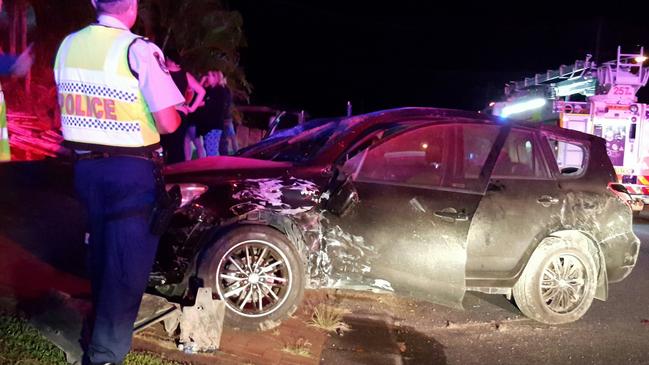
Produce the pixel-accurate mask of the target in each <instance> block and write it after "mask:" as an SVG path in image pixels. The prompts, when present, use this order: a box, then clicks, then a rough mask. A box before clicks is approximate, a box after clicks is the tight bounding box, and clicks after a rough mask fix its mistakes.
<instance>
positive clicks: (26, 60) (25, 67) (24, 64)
mask: <svg viewBox="0 0 649 365" xmlns="http://www.w3.org/2000/svg"><path fill="white" fill-rule="evenodd" d="M33 63H34V55H33V54H32V45H31V44H30V45H29V47H27V49H26V50H25V51H23V53H21V54H20V56H18V59H16V63H14V65H13V66H12V67H11V73H12V74H13V75H14V76H18V77H23V76H25V75H27V73H28V72H29V69H30V68H32V64H33Z"/></svg>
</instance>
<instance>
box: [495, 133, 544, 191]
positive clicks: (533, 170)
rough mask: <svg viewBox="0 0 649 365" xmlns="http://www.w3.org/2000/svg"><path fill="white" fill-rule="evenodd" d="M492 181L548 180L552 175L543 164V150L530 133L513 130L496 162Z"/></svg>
mask: <svg viewBox="0 0 649 365" xmlns="http://www.w3.org/2000/svg"><path fill="white" fill-rule="evenodd" d="M491 178H492V179H503V178H505V179H507V178H518V179H529V178H532V179H548V178H550V174H549V172H548V170H547V168H546V166H545V163H544V162H543V158H542V153H541V149H539V148H538V146H537V145H536V140H535V139H534V134H533V133H532V132H530V131H525V130H518V129H513V130H512V131H511V132H510V133H509V136H507V140H506V141H505V145H504V146H503V147H502V149H501V150H500V155H499V156H498V159H497V160H496V165H495V166H494V171H493V173H492V174H491Z"/></svg>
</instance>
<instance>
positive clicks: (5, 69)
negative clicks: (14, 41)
mask: <svg viewBox="0 0 649 365" xmlns="http://www.w3.org/2000/svg"><path fill="white" fill-rule="evenodd" d="M0 11H2V0H0ZM32 61H33V58H32V55H31V46H30V47H29V48H28V49H27V50H25V51H24V52H23V53H22V54H21V55H20V56H19V57H13V56H8V55H0V75H2V76H4V75H13V76H24V75H25V74H27V72H29V69H30V67H31V66H32ZM10 159H11V152H10V151H9V129H8V128H7V107H6V105H5V98H4V94H3V93H2V85H1V84H0V161H9V160H10Z"/></svg>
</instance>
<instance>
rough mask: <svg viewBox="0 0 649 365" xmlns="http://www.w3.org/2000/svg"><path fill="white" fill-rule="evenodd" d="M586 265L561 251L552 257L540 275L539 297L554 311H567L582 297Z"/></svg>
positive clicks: (572, 308)
mask: <svg viewBox="0 0 649 365" xmlns="http://www.w3.org/2000/svg"><path fill="white" fill-rule="evenodd" d="M586 279H587V278H586V266H585V265H584V263H583V262H582V261H581V260H580V259H579V258H578V257H576V256H574V255H571V254H566V253H562V254H559V255H557V256H555V257H553V258H552V260H550V261H549V262H548V264H547V265H546V266H545V268H544V269H543V273H542V275H541V278H540V280H541V285H540V289H541V298H543V302H544V303H545V305H546V307H547V308H549V309H550V310H551V311H553V312H555V313H559V314H562V313H569V312H571V311H573V310H574V309H575V308H577V307H578V306H579V305H580V303H581V301H582V300H583V298H584V289H585V286H586V285H585V284H586Z"/></svg>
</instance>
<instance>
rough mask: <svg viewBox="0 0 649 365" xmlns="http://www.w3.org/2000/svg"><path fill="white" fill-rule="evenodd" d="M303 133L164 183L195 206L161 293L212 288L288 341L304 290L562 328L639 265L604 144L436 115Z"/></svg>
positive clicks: (166, 240)
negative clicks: (517, 316) (493, 304)
mask: <svg viewBox="0 0 649 365" xmlns="http://www.w3.org/2000/svg"><path fill="white" fill-rule="evenodd" d="M296 133H297V134H295V135H292V134H291V133H290V131H289V132H287V133H284V134H283V135H282V136H280V137H276V138H271V139H269V140H266V141H262V142H261V143H259V144H258V145H256V146H252V147H250V148H248V149H246V150H244V151H243V152H242V153H241V156H238V157H217V158H208V159H204V160H201V161H196V162H188V163H181V164H178V165H172V166H169V167H168V168H167V169H166V172H165V173H166V179H167V181H168V184H169V185H170V186H171V185H173V184H179V185H180V186H181V188H182V189H183V192H184V194H185V200H184V204H183V206H182V207H181V208H180V209H179V210H178V211H177V213H176V215H175V217H174V219H173V221H172V224H171V226H170V227H169V229H168V231H167V233H166V234H165V235H164V236H163V237H162V239H161V243H160V249H159V253H158V258H157V261H156V265H155V268H154V272H153V273H152V276H151V280H150V287H151V288H152V290H155V291H157V292H158V293H159V294H162V295H165V296H168V297H170V298H182V297H187V296H189V297H191V293H192V292H193V291H194V290H195V288H196V287H199V286H209V287H212V288H213V290H214V293H216V294H215V295H216V296H217V297H219V298H220V299H223V300H224V301H225V303H226V308H227V312H226V319H227V323H228V324H229V325H230V326H233V327H239V328H243V329H261V330H264V329H269V328H272V327H274V326H276V325H277V324H278V323H279V322H280V321H281V319H282V318H284V317H286V316H287V315H289V314H290V313H292V312H293V311H294V310H295V309H296V306H297V305H298V304H299V301H300V299H301V297H302V292H303V289H304V288H342V289H354V290H371V291H375V292H393V293H397V294H402V295H407V296H412V297H416V298H421V299H425V300H429V301H432V302H435V303H440V304H444V305H450V306H454V307H458V308H459V307H461V303H462V300H463V297H464V294H465V292H466V291H468V290H471V291H480V292H486V293H491V294H500V295H503V294H504V295H513V296H514V298H515V300H516V302H517V304H518V306H519V308H520V309H521V311H522V312H523V313H524V314H525V315H527V316H529V317H531V318H533V319H536V320H538V321H541V322H545V323H550V324H559V323H566V322H571V321H575V320H577V319H579V318H580V317H581V316H583V314H584V313H585V312H586V311H587V310H588V308H589V307H590V304H591V302H592V300H593V299H594V298H596V299H601V300H605V299H606V298H607V295H608V284H609V283H613V282H616V281H620V280H622V279H623V278H624V277H626V276H627V275H628V274H629V273H630V271H631V270H632V268H633V266H634V265H635V263H636V260H637V255H638V250H639V240H638V239H637V237H636V236H635V235H634V234H633V232H632V228H631V224H632V215H631V210H630V208H629V206H628V205H627V204H625V201H624V199H623V198H624V197H622V196H621V195H624V192H623V191H622V192H619V191H614V189H612V188H611V186H612V185H610V184H612V183H613V182H614V180H615V175H614V172H613V169H612V166H611V164H610V161H608V159H607V157H606V152H605V147H604V142H603V140H602V139H600V138H598V137H594V136H590V135H586V134H582V133H578V132H574V131H566V130H562V129H559V128H552V127H544V126H539V125H533V124H529V125H525V124H510V123H508V122H506V121H502V120H495V119H488V117H486V116H484V115H481V114H474V113H469V112H461V111H453V110H444V109H431V108H405V109H396V110H387V111H381V112H376V113H372V114H367V115H362V116H354V117H351V118H340V119H332V120H329V121H321V122H319V123H317V124H316V125H315V126H313V128H311V129H306V130H304V128H301V129H299V131H297V132H296ZM196 187H198V189H197V188H196ZM617 188H618V189H617V190H620V189H619V187H617Z"/></svg>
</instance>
